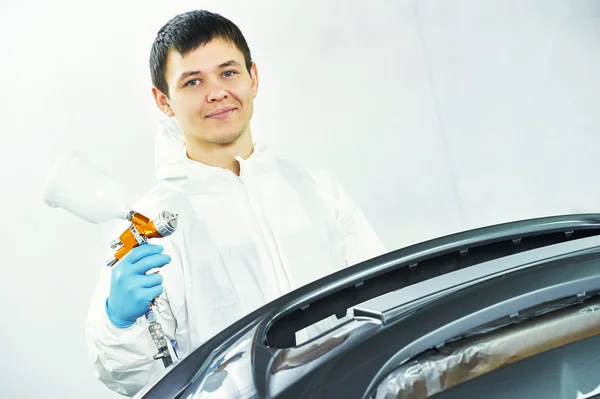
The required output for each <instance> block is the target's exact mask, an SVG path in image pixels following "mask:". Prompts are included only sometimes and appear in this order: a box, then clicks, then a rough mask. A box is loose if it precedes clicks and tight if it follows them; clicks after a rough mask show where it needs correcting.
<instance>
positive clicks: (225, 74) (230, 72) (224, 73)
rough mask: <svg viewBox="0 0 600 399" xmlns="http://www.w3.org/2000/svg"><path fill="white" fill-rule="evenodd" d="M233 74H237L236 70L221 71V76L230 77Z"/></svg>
mask: <svg viewBox="0 0 600 399" xmlns="http://www.w3.org/2000/svg"><path fill="white" fill-rule="evenodd" d="M235 74H237V72H236V71H225V72H223V76H224V77H226V78H230V77H232V76H233V75H235Z"/></svg>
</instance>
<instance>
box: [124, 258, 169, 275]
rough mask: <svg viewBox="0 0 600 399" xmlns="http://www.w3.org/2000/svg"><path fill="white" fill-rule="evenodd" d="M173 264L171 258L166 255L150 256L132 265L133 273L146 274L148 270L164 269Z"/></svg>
mask: <svg viewBox="0 0 600 399" xmlns="http://www.w3.org/2000/svg"><path fill="white" fill-rule="evenodd" d="M169 262H171V257H170V256H169V255H165V254H155V255H149V256H146V257H145V258H143V259H141V260H139V261H137V262H136V263H134V264H133V265H132V273H134V274H146V272H147V271H148V270H151V269H154V268H158V267H163V266H164V265H166V264H167V263H169Z"/></svg>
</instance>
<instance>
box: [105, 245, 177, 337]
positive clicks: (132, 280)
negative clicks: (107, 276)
mask: <svg viewBox="0 0 600 399" xmlns="http://www.w3.org/2000/svg"><path fill="white" fill-rule="evenodd" d="M162 251H163V247H161V246H160V245H153V244H144V245H140V246H138V247H135V248H133V249H132V250H131V251H129V253H128V254H127V255H126V256H124V257H123V259H121V261H120V262H119V263H117V264H116V265H115V266H113V270H112V274H111V281H110V294H109V295H108V298H107V299H106V314H107V315H108V319H109V320H110V321H111V323H112V324H114V325H115V326H116V327H119V328H127V327H130V326H132V325H134V324H135V321H136V320H137V319H138V318H139V317H141V316H143V315H144V314H145V313H146V312H147V311H148V307H149V306H150V302H152V300H153V299H154V298H156V297H157V296H159V295H160V294H162V292H163V287H162V282H163V278H162V276H161V275H160V274H154V273H152V274H149V275H146V273H147V272H148V271H149V270H151V269H154V268H159V267H162V266H164V265H166V264H167V263H169V262H170V261H171V257H170V256H168V255H165V254H162V253H161V252H162Z"/></svg>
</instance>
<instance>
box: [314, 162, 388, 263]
mask: <svg viewBox="0 0 600 399" xmlns="http://www.w3.org/2000/svg"><path fill="white" fill-rule="evenodd" d="M308 175H309V176H310V178H311V179H312V181H313V182H314V183H316V184H317V186H318V187H319V188H320V190H321V191H322V192H324V193H326V196H327V198H328V202H329V203H330V204H331V206H332V207H333V209H334V212H335V218H336V224H337V229H338V231H339V233H340V235H341V243H340V245H341V250H342V256H344V258H345V260H346V262H345V263H346V267H348V266H353V265H355V264H357V263H360V262H363V261H365V260H368V259H372V258H375V257H377V256H379V255H383V254H385V253H386V252H387V249H386V247H385V245H384V244H383V243H382V242H381V240H380V239H379V236H378V235H377V233H376V232H375V230H374V229H373V227H372V226H371V223H370V222H369V220H368V219H367V217H366V215H365V213H364V212H363V210H362V209H361V208H360V207H359V206H358V205H357V204H356V203H355V202H354V200H353V199H352V198H351V197H350V195H349V194H348V192H347V191H346V189H345V188H344V187H343V186H342V185H341V184H340V183H339V182H338V181H337V179H336V178H335V177H334V176H332V175H331V174H330V173H329V172H327V171H325V170H323V169H311V170H308Z"/></svg>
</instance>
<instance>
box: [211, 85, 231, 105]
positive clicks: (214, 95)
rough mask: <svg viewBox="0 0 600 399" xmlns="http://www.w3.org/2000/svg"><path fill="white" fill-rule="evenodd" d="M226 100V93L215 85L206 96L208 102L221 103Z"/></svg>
mask: <svg viewBox="0 0 600 399" xmlns="http://www.w3.org/2000/svg"><path fill="white" fill-rule="evenodd" d="M225 98H227V92H226V91H225V90H224V89H223V88H222V87H219V86H217V85H215V86H213V87H212V88H211V90H210V92H209V94H208V102H211V103H213V102H215V101H221V100H223V99H225Z"/></svg>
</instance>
